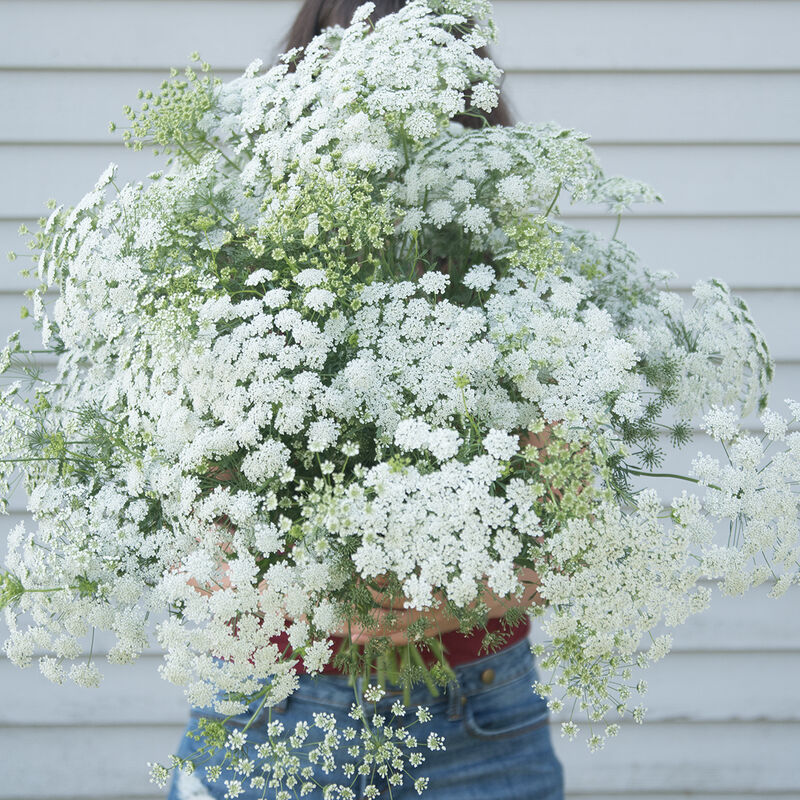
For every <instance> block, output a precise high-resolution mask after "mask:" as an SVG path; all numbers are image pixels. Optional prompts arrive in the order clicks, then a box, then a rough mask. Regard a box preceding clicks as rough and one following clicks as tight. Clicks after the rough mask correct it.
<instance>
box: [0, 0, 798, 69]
mask: <svg viewBox="0 0 800 800" xmlns="http://www.w3.org/2000/svg"><path fill="white" fill-rule="evenodd" d="M298 7H299V3H298V2H296V1H290V0H271V2H252V1H251V2H248V1H247V0H227V2H226V3H225V4H224V6H222V5H220V4H219V3H215V2H191V3H190V2H188V0H166V1H165V0H116V1H115V2H92V0H82V1H81V0H71V2H70V3H69V6H68V7H67V6H66V4H65V3H63V2H61V1H60V0H4V2H2V5H1V6H0V8H2V14H3V17H4V19H5V21H6V24H5V25H4V26H3V30H2V33H1V34H0V67H37V68H38V67H53V66H56V67H90V68H96V67H111V68H139V69H142V68H145V69H146V68H151V67H162V66H170V65H173V64H177V65H181V64H182V63H183V59H184V58H185V56H186V55H187V54H188V53H190V52H191V51H192V50H200V52H201V54H202V55H203V57H204V58H206V59H207V60H209V61H211V62H212V63H214V64H216V65H217V66H218V67H226V68H234V69H236V68H239V67H242V66H244V65H245V64H246V63H247V62H246V61H245V60H244V59H247V60H249V59H250V58H253V57H255V56H256V55H261V56H262V57H269V56H270V55H271V49H272V48H273V47H274V45H275V43H276V42H277V41H278V40H279V39H280V38H281V37H282V36H283V34H284V33H285V31H286V30H287V29H288V27H289V25H290V23H291V21H292V19H293V17H294V14H295V13H296V11H297V9H298ZM494 7H495V17H496V20H497V23H498V27H499V30H500V36H499V41H498V44H497V47H496V52H497V56H498V61H499V62H500V63H501V64H502V65H503V66H505V67H506V68H513V69H529V70H530V69H535V70H542V71H548V72H553V71H560V70H575V69H578V70H586V69H598V68H599V69H615V70H631V71H640V70H688V69H701V70H741V69H757V70H797V69H800V54H798V50H797V48H796V46H795V43H796V42H795V36H794V32H795V31H796V30H797V29H798V27H800V6H798V4H797V3H794V2H781V0H760V2H758V3H752V2H737V0H729V1H728V2H721V1H720V0H699V1H697V2H676V1H675V0H648V2H646V3H644V2H638V3H631V2H626V0H546V1H545V0H537V1H535V2H525V3H520V2H514V0H498V2H495V4H494ZM42 19H48V20H49V21H50V23H51V24H49V25H47V26H42V25H41V24H40V21H41V20H42ZM143 41H144V42H147V46H146V47H142V46H141V44H140V43H141V42H143Z"/></svg>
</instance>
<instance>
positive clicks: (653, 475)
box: [625, 467, 722, 492]
mask: <svg viewBox="0 0 800 800" xmlns="http://www.w3.org/2000/svg"><path fill="white" fill-rule="evenodd" d="M625 472H627V473H628V474H629V475H642V476H645V477H648V478H677V480H679V481H691V482H692V483H700V480H699V479H698V478H689V477H688V476H686V475H675V474H673V473H672V472H645V471H644V470H640V469H631V468H630V467H627V468H626V469H625ZM703 485H704V486H708V487H709V488H710V489H716V490H717V491H719V492H721V491H722V489H721V488H720V487H719V486H717V485H716V484H714V483H707V484H703Z"/></svg>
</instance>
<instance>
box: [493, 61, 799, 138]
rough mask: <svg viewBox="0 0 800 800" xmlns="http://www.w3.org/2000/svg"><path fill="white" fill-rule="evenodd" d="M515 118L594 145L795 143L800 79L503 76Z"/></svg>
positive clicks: (775, 76)
mask: <svg viewBox="0 0 800 800" xmlns="http://www.w3.org/2000/svg"><path fill="white" fill-rule="evenodd" d="M504 89H505V90H506V91H507V93H508V98H509V100H510V102H511V107H512V109H513V111H514V113H515V117H516V118H517V119H520V120H524V121H538V120H551V119H552V120H556V121H557V122H559V123H560V124H561V125H564V126H567V127H573V128H577V129H578V130H582V131H585V132H586V133H588V134H590V135H591V137H592V141H593V142H594V143H595V144H601V143H602V144H606V143H648V142H668V143H675V142H686V143H691V142H708V143H711V144H721V143H740V142H794V141H797V138H798V135H800V106H799V105H798V103H797V97H798V95H799V94H800V75H784V74H769V75H760V74H750V75H741V74H736V75H732V74H703V73H681V74H663V75H661V74H653V73H638V74H626V73H618V74H603V73H577V74H573V73H560V74H552V73H536V74H531V73H520V72H513V73H510V74H508V75H507V76H506V82H505V83H504Z"/></svg>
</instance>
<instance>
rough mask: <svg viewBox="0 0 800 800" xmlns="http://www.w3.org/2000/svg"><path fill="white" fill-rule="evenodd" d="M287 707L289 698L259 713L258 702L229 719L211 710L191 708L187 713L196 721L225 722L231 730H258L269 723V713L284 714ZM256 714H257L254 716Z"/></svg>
mask: <svg viewBox="0 0 800 800" xmlns="http://www.w3.org/2000/svg"><path fill="white" fill-rule="evenodd" d="M288 705H289V698H284V699H283V700H281V701H280V702H279V703H275V705H273V706H264V707H263V708H262V709H261V710H260V711H259V710H258V707H259V702H258V701H256V702H254V703H253V704H252V705H251V706H250V708H249V709H248V710H247V711H244V712H242V713H241V714H234V715H233V716H230V717H229V716H228V715H227V714H221V713H220V712H218V711H214V710H213V709H211V708H195V707H192V708H191V709H190V711H189V715H190V716H192V717H195V718H197V719H199V718H201V717H203V718H205V719H216V720H225V725H227V726H229V727H233V728H244V727H245V726H249V727H250V728H253V727H254V726H255V727H256V728H259V727H262V726H265V725H266V724H267V723H268V722H269V720H270V719H271V713H272V714H285V713H286V709H287V707H288ZM256 712H258V713H257V714H256ZM270 712H271V713H270ZM254 714H256V718H255V720H253V715H254ZM251 720H252V722H251Z"/></svg>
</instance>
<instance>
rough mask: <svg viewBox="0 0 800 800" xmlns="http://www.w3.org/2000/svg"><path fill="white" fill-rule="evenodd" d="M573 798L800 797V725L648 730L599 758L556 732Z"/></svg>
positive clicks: (629, 734)
mask: <svg viewBox="0 0 800 800" xmlns="http://www.w3.org/2000/svg"><path fill="white" fill-rule="evenodd" d="M552 734H553V738H554V744H555V747H556V752H557V753H558V755H559V757H560V758H561V760H562V762H563V764H564V772H565V776H566V787H567V791H568V792H583V793H592V792H597V793H598V794H601V793H602V794H607V795H608V794H610V795H612V796H617V795H622V796H624V795H625V794H626V793H631V794H635V793H640V792H641V793H643V792H652V793H654V794H656V793H658V794H661V793H666V794H669V793H674V792H684V793H686V794H687V795H690V796H694V795H695V794H701V795H702V794H703V793H706V792H709V793H711V792H715V793H717V794H718V795H720V796H722V797H728V796H730V795H729V793H735V792H738V791H741V790H742V789H743V788H745V787H746V788H747V789H748V790H749V791H751V792H755V793H761V792H764V793H766V792H786V793H789V792H798V791H800V762H798V760H797V758H796V754H797V752H798V747H800V725H795V724H786V725H783V724H775V725H768V724H752V725H749V724H739V725H725V724H722V725H718V724H713V723H712V724H695V725H670V724H657V723H656V724H653V725H648V724H647V723H645V724H644V725H643V726H642V727H641V728H639V729H631V728H624V729H623V730H622V732H621V733H620V735H619V737H618V738H617V739H616V740H612V741H611V742H609V743H608V744H607V745H606V747H605V750H604V751H603V752H602V753H599V754H591V753H589V752H587V749H586V747H585V746H584V745H583V744H582V743H581V742H579V741H574V742H568V741H566V740H564V739H561V738H560V736H559V734H558V729H557V728H554V729H553V730H552Z"/></svg>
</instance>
